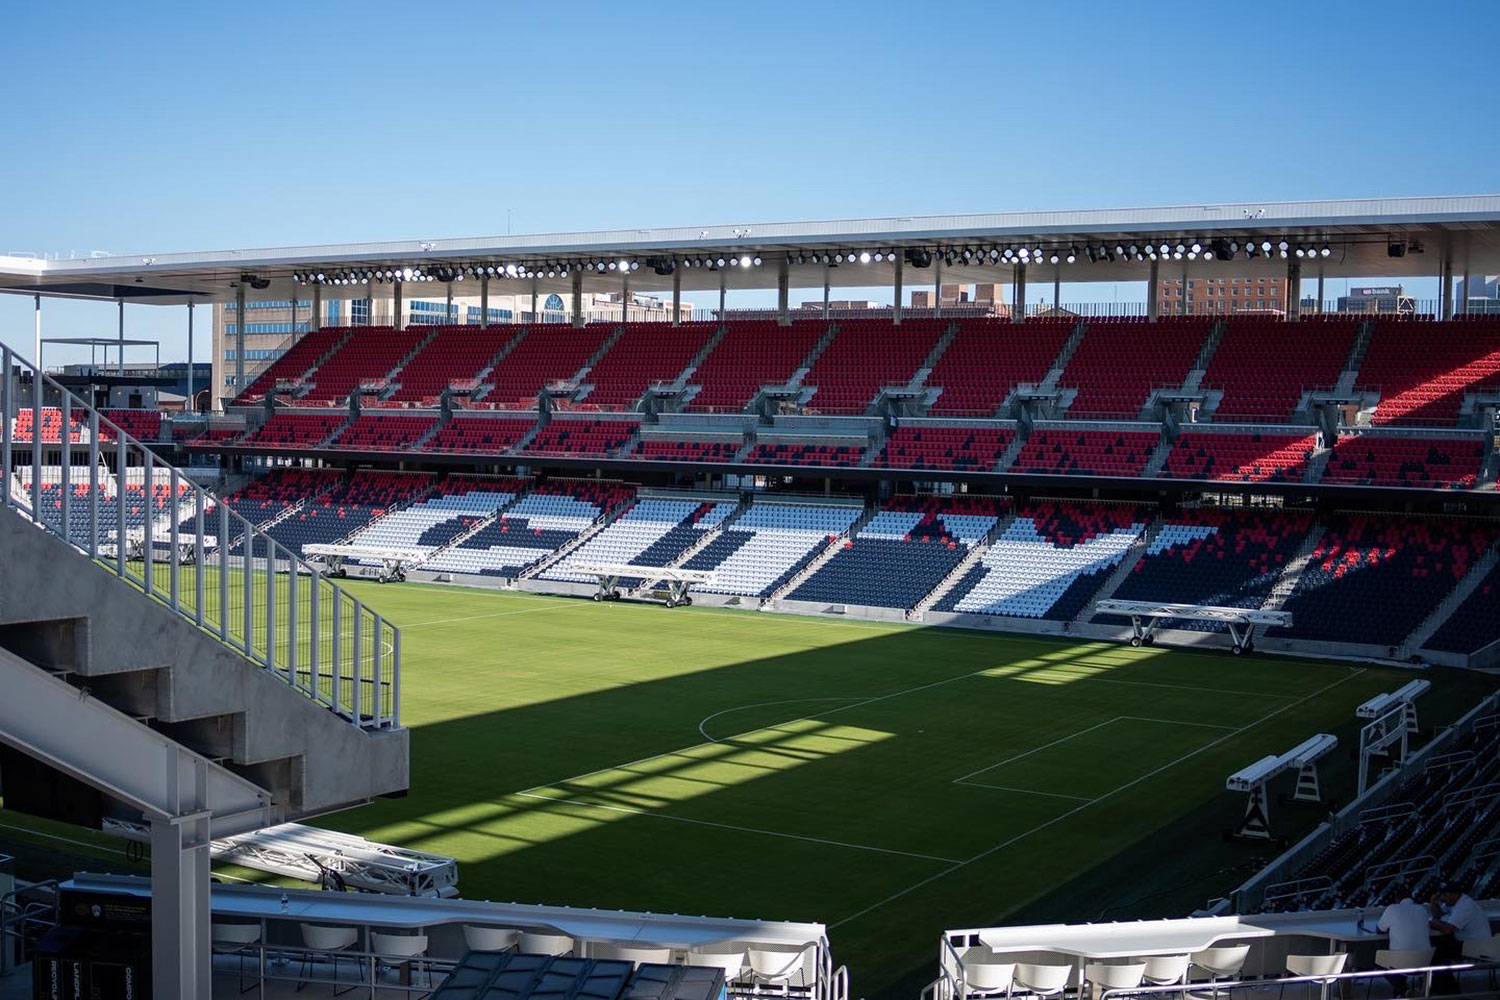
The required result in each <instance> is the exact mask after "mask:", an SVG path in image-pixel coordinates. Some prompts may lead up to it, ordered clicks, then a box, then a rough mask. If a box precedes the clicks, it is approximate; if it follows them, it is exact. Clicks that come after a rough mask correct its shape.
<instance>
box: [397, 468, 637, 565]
mask: <svg viewBox="0 0 1500 1000" xmlns="http://www.w3.org/2000/svg"><path fill="white" fill-rule="evenodd" d="M631 495H632V490H631V489H630V488H628V487H624V486H621V485H620V484H618V483H557V484H549V485H547V486H545V487H539V488H538V489H537V490H535V491H534V492H532V493H529V494H527V495H526V496H524V497H522V498H521V499H520V500H519V501H517V502H516V503H515V504H514V505H513V506H512V507H510V509H508V510H507V511H506V512H505V513H504V514H503V515H502V516H500V517H499V518H497V519H495V520H494V521H491V522H490V523H489V524H487V525H485V526H484V527H483V528H480V529H479V530H478V531H477V532H475V533H474V534H473V535H470V536H469V537H468V538H466V539H464V541H462V542H460V543H459V544H458V545H455V546H453V547H452V548H450V549H448V550H446V551H445V552H442V553H439V554H438V555H437V557H436V558H434V559H432V560H430V561H429V562H427V563H426V564H425V565H424V566H423V567H422V568H423V569H427V570H432V571H434V572H440V573H468V574H472V575H480V576H500V577H515V576H519V575H520V574H521V573H523V572H524V571H526V570H527V569H529V568H531V567H532V566H534V565H536V564H537V563H539V562H541V561H542V560H543V559H546V558H547V557H548V556H550V555H552V553H554V552H556V551H557V550H558V549H559V548H561V547H562V546H564V545H567V544H568V543H569V542H571V541H573V540H574V539H575V538H577V537H578V536H579V535H580V534H581V533H583V532H584V531H585V530H587V529H588V528H589V527H590V526H591V525H593V523H594V522H595V521H597V520H598V519H599V518H600V517H603V516H604V515H605V514H606V513H607V512H608V511H609V510H610V509H612V508H613V507H615V506H618V505H619V504H620V503H622V502H624V501H625V500H627V499H629V498H630V496H631Z"/></svg>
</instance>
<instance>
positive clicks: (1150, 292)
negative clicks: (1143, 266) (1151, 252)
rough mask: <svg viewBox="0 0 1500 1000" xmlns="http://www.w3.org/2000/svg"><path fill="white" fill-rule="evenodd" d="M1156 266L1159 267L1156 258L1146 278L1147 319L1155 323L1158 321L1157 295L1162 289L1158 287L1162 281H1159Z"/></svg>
mask: <svg viewBox="0 0 1500 1000" xmlns="http://www.w3.org/2000/svg"><path fill="white" fill-rule="evenodd" d="M1156 267H1157V262H1156V260H1154V259H1153V260H1152V261H1151V271H1150V275H1149V277H1148V278H1147V279H1146V320H1147V322H1150V323H1155V322H1156V316H1157V313H1156V303H1157V296H1158V294H1159V293H1160V291H1161V289H1160V288H1158V287H1157V286H1158V285H1159V284H1160V282H1159V281H1157V277H1156Z"/></svg>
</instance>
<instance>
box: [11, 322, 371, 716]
mask: <svg viewBox="0 0 1500 1000" xmlns="http://www.w3.org/2000/svg"><path fill="white" fill-rule="evenodd" d="M28 374H29V376H30V378H29V383H30V385H29V387H30V393H29V397H30V398H29V399H22V398H21V397H22V396H23V394H24V393H23V390H22V381H23V376H25V375H28ZM44 396H50V397H52V398H54V399H56V401H57V405H56V406H44V405H43V399H44ZM23 409H25V410H29V411H30V413H31V417H32V425H33V430H32V440H31V441H29V442H17V441H14V440H13V438H14V434H13V430H12V417H13V416H15V415H16V414H18V413H20V412H22V410H23ZM54 412H55V413H57V415H58V418H59V420H60V423H61V428H60V432H59V435H58V441H57V443H56V444H55V446H54V445H53V443H52V442H49V441H46V440H45V437H46V434H45V433H44V431H43V417H44V414H47V415H51V414H52V413H54ZM74 424H80V425H83V426H81V427H80V428H79V437H80V439H83V438H86V439H87V440H86V441H85V440H79V441H76V442H75V441H73V440H71V438H72V434H71V430H72V427H73V425H74ZM101 429H103V430H104V431H105V432H107V433H108V434H111V435H113V441H112V442H107V441H101ZM18 446H19V447H20V448H23V449H29V451H30V457H31V461H30V463H29V467H30V476H31V482H30V489H29V490H18V489H14V488H13V486H12V482H11V480H12V476H13V472H16V471H19V469H18V468H17V466H16V464H15V459H16V458H17V454H16V452H17V447H18ZM54 447H55V448H56V458H57V463H58V464H57V466H56V468H57V470H58V475H57V479H56V499H55V503H53V501H52V498H50V497H49V498H48V503H43V496H44V494H46V493H51V492H52V491H51V490H47V489H45V488H44V487H46V486H47V485H51V484H48V483H44V481H43V479H44V477H43V471H42V470H43V469H44V468H47V469H51V468H53V466H50V465H48V466H44V465H43V457H44V455H46V453H48V452H49V451H52V449H53V448H54ZM75 449H77V450H83V449H86V450H87V455H88V458H87V465H86V466H80V465H78V464H77V463H76V462H75V459H74V451H75ZM111 465H112V466H113V468H114V477H113V478H114V479H115V482H116V495H115V496H114V497H113V498H108V499H107V500H106V499H105V498H103V497H102V493H101V489H100V487H101V479H102V478H107V477H108V476H109V469H110V466H111ZM101 469H103V473H101V471H100V470H101ZM134 470H139V471H140V483H141V485H140V490H141V493H140V500H139V505H133V504H132V502H131V494H132V493H133V492H134V484H133V483H132V479H133V478H134V477H133V476H131V475H130V474H129V472H131V471H134ZM0 477H3V478H4V479H5V480H6V482H5V483H4V488H3V489H0V507H6V508H10V509H13V510H16V511H17V512H18V513H20V514H21V515H22V516H24V517H27V518H29V519H30V520H31V521H32V522H34V523H35V524H37V525H39V526H41V527H42V528H44V529H45V530H46V531H48V532H49V533H50V534H52V535H55V536H56V537H58V538H61V539H62V540H63V541H65V542H67V543H68V544H69V545H71V546H72V547H73V548H74V549H76V550H77V551H79V552H81V553H83V554H84V555H86V556H88V557H89V558H90V559H92V560H93V561H94V563H95V565H97V566H98V567H100V568H101V569H103V570H105V571H107V572H111V573H113V574H114V575H115V576H118V577H119V578H120V579H122V580H125V581H126V582H127V583H130V584H131V585H132V586H134V587H136V588H137V589H139V590H141V591H142V592H143V593H145V595H146V596H147V597H150V598H153V599H154V600H156V601H158V602H160V603H161V604H163V605H164V606H166V607H167V608H169V609H170V610H171V611H172V612H173V613H175V614H177V615H178V616H180V617H182V618H185V619H186V620H187V621H189V622H191V623H192V624H194V625H196V626H197V627H198V628H200V629H202V630H203V631H204V632H207V633H208V634H209V635H211V636H213V637H215V638H216V639H218V640H219V641H220V642H221V643H223V644H224V645H225V646H227V647H229V648H230V649H233V650H234V651H236V652H238V653H240V654H242V655H244V656H246V657H247V658H249V659H250V660H251V661H253V662H255V663H257V664H259V665H260V666H262V667H263V668H264V669H265V670H266V671H267V672H269V673H271V674H273V675H274V676H276V677H277V678H278V679H280V680H282V681H284V682H285V683H286V684H288V685H289V686H291V687H293V688H296V689H297V690H299V691H301V692H302V693H303V694H305V695H307V696H308V697H309V698H311V699H313V700H314V701H316V702H317V703H318V704H321V705H323V706H325V707H327V708H328V709H330V710H331V711H333V712H334V713H335V714H337V715H339V716H341V717H343V718H344V719H346V720H348V721H349V722H350V723H351V724H353V725H355V726H357V727H359V728H361V729H398V728H400V726H401V719H400V704H401V700H400V693H399V691H400V684H401V638H400V630H399V629H397V628H396V626H395V625H392V624H391V623H390V622H388V621H386V620H385V619H384V618H383V617H382V616H381V615H379V614H377V613H375V612H374V611H373V610H371V609H369V608H366V607H364V605H363V604H362V603H361V602H360V601H359V600H357V599H356V598H355V597H353V596H352V595H351V594H349V593H347V592H345V591H343V590H341V589H340V588H339V587H337V586H335V585H334V584H333V583H331V582H330V581H328V580H327V579H325V578H324V577H323V576H322V575H321V574H319V572H318V571H317V570H316V569H314V568H313V567H311V566H309V565H308V564H307V563H305V562H303V560H302V559H301V557H300V556H299V555H298V554H297V553H295V552H292V551H291V550H289V549H287V548H285V547H284V546H282V545H281V544H280V543H278V542H277V541H276V540H275V539H273V538H271V537H270V536H269V535H267V534H266V533H265V532H262V531H260V530H258V529H257V528H256V526H255V525H252V524H251V523H250V522H249V521H247V520H246V519H245V518H243V517H241V516H240V515H239V514H237V513H235V512H234V511H232V510H230V509H229V508H228V506H226V505H225V504H223V503H221V502H220V499H219V498H218V497H217V496H215V495H214V494H212V493H209V492H208V491H207V490H204V489H202V488H201V487H199V486H198V485H197V484H195V483H193V482H192V481H191V480H190V479H189V478H188V477H187V476H186V475H185V474H184V473H183V472H182V471H181V470H179V469H177V468H175V467H172V466H169V465H166V464H164V463H162V461H161V460H160V459H159V458H158V457H157V456H156V454H155V453H154V452H153V451H151V450H150V449H149V448H147V447H146V446H145V445H144V444H143V443H141V442H140V441H138V440H136V439H135V438H133V437H131V436H130V435H129V434H127V433H126V432H125V431H124V429H123V428H120V427H118V426H116V425H115V424H114V423H113V422H111V421H110V420H109V419H108V418H107V417H104V416H103V415H102V414H100V413H99V412H98V411H97V410H95V409H93V408H92V407H90V406H88V405H87V404H86V403H84V402H83V400H81V399H79V398H78V397H77V396H74V395H73V394H72V393H71V392H69V391H68V390H67V389H65V388H64V387H62V386H61V385H59V384H58V383H56V382H54V381H53V380H52V379H50V378H48V377H47V376H46V375H45V374H44V373H41V372H38V371H37V370H36V368H35V367H34V366H33V365H32V364H31V363H30V362H28V361H26V360H25V359H24V358H22V357H21V356H20V355H18V354H16V353H15V352H13V351H12V350H11V349H10V348H9V347H8V346H4V345H0ZM14 478H15V479H16V480H18V481H19V480H21V479H22V477H21V476H18V475H17V476H15V477H14ZM159 492H165V493H167V494H168V498H167V500H166V502H165V503H164V504H163V510H162V512H161V513H160V514H158V513H157V512H156V511H155V510H154V509H153V508H154V505H155V503H156V502H157V500H158V493H159ZM137 522H139V523H138V524H137Z"/></svg>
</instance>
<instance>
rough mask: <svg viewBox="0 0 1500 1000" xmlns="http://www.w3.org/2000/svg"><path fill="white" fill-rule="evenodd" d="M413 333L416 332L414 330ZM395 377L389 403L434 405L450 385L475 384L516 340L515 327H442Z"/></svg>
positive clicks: (436, 329) (434, 331) (434, 329)
mask: <svg viewBox="0 0 1500 1000" xmlns="http://www.w3.org/2000/svg"><path fill="white" fill-rule="evenodd" d="M413 329H414V330H415V329H417V328H416V327H413ZM428 329H432V330H433V338H432V340H431V341H429V342H428V343H427V344H426V345H424V346H423V347H422V349H421V350H419V351H418V352H417V353H416V354H415V355H414V356H413V357H412V359H411V360H410V361H408V362H407V363H406V364H405V365H403V366H402V367H401V370H400V371H398V372H396V374H395V375H394V376H393V379H394V381H396V382H397V383H399V386H398V388H397V389H396V391H395V392H393V393H391V395H390V397H389V398H388V399H387V400H386V402H401V403H427V404H432V403H435V402H436V401H437V400H438V399H439V398H441V396H442V395H443V391H444V390H446V389H447V388H448V385H449V383H451V382H464V381H472V380H473V379H475V378H477V377H478V376H479V373H480V372H482V371H484V369H485V367H486V366H488V365H489V363H490V362H491V361H492V360H493V359H494V357H495V355H497V354H499V353H500V352H501V351H502V350H504V348H505V345H507V344H509V343H510V342H511V340H513V339H514V338H515V336H516V332H517V331H516V328H515V327H513V326H489V327H481V326H475V325H470V326H441V327H436V328H428Z"/></svg>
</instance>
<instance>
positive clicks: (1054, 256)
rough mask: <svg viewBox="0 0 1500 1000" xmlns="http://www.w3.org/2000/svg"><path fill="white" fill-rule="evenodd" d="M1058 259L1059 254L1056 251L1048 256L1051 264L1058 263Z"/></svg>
mask: <svg viewBox="0 0 1500 1000" xmlns="http://www.w3.org/2000/svg"><path fill="white" fill-rule="evenodd" d="M1058 260H1059V257H1058V256H1057V254H1055V253H1054V254H1051V255H1049V256H1048V257H1047V262H1048V263H1049V264H1056V263H1057V262H1058Z"/></svg>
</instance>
